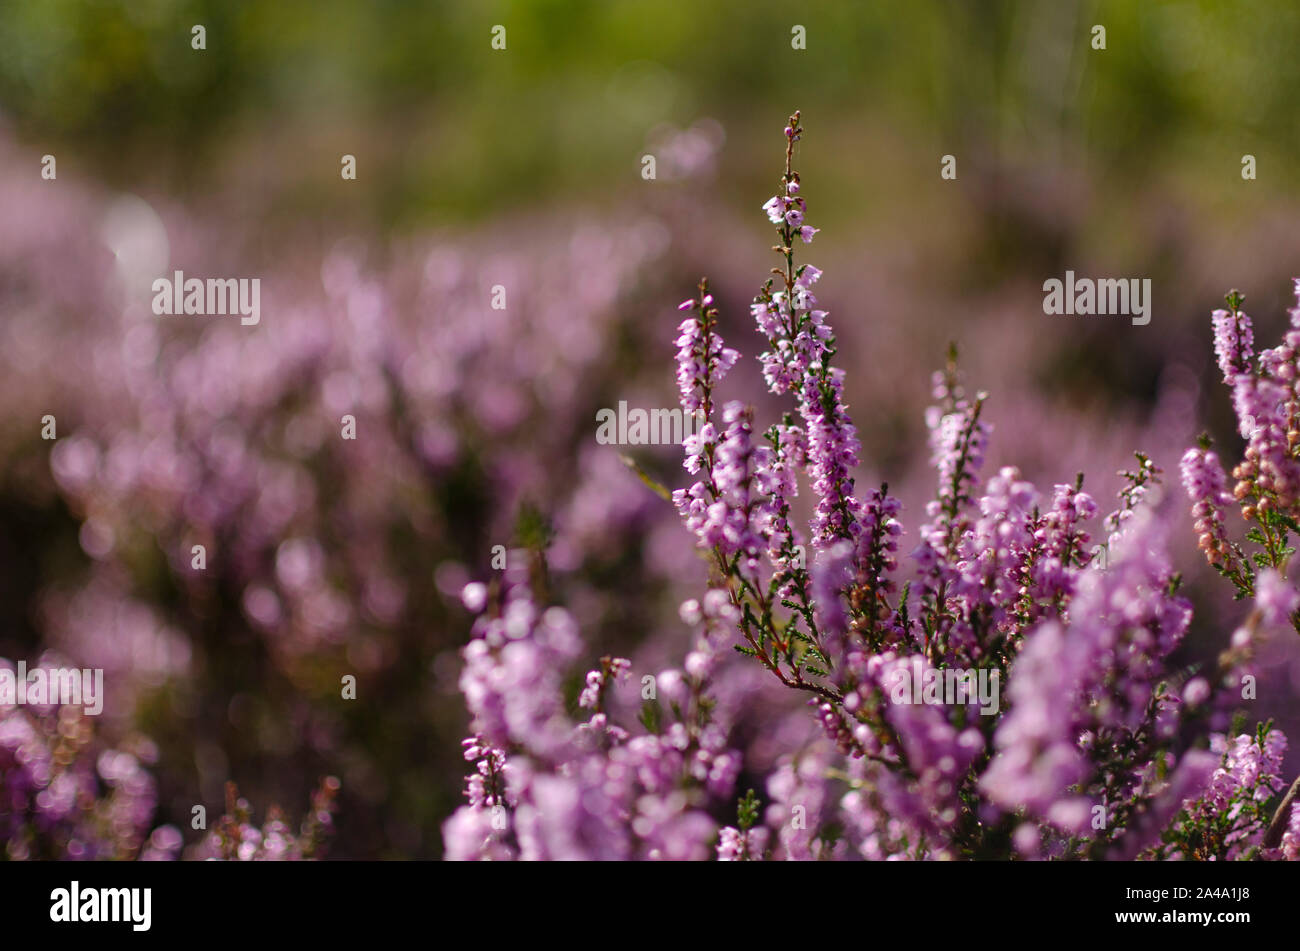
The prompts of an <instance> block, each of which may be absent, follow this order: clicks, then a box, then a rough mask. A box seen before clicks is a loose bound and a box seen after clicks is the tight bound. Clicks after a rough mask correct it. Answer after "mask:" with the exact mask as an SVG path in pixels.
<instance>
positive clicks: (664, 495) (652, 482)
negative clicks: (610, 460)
mask: <svg viewBox="0 0 1300 951" xmlns="http://www.w3.org/2000/svg"><path fill="white" fill-rule="evenodd" d="M618 458H619V460H620V461H621V462H622V463H623V465H625V466H627V467H628V468H629V469H631V470H632V471H633V472H634V473H636V477H637V478H638V479H640V480H641V481H642V482H644V483H645V484H646V486H647V487H648V488H649V489H650V491H651V492H653V493H654V494H655V495H657V496H659V498H661V499H663V500H664V501H665V502H671V501H672V500H673V494H672V492H670V491H669V490H668V488H667V487H666V486H664V485H663V483H661V482H659V481H658V480H656V479H655V478H654V477H653V476H651V475H650V474H649V473H647V472H646V471H645V470H644V469H642V468H641V466H640V465H639V464H638V463H637V461H636V460H635V459H633V458H632V457H631V456H628V455H624V454H623V453H619V454H618Z"/></svg>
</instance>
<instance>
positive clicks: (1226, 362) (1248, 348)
mask: <svg viewBox="0 0 1300 951" xmlns="http://www.w3.org/2000/svg"><path fill="white" fill-rule="evenodd" d="M1210 320H1211V322H1212V323H1213V325H1214V355H1215V357H1216V358H1217V359H1218V361H1219V369H1220V370H1221V371H1222V372H1223V382H1224V383H1232V382H1233V381H1234V380H1235V379H1236V378H1237V376H1238V375H1239V374H1242V373H1245V372H1247V371H1248V370H1249V368H1250V361H1251V358H1252V357H1253V356H1254V353H1255V351H1254V340H1255V336H1254V331H1253V329H1252V328H1251V322H1250V318H1249V317H1247V316H1246V315H1245V314H1243V313H1240V312H1238V313H1237V314H1235V315H1234V314H1233V313H1232V312H1231V311H1227V310H1216V311H1215V312H1214V313H1213V314H1211V315H1210Z"/></svg>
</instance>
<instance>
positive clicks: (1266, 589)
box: [1255, 568, 1300, 626]
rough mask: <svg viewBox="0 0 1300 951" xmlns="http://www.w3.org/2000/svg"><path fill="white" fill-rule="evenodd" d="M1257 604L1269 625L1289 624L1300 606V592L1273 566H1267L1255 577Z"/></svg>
mask: <svg viewBox="0 0 1300 951" xmlns="http://www.w3.org/2000/svg"><path fill="white" fill-rule="evenodd" d="M1255 604H1256V605H1257V606H1258V607H1259V610H1260V613H1261V615H1262V616H1263V621H1264V623H1265V624H1267V625H1269V626H1279V625H1289V624H1290V623H1291V615H1292V614H1293V613H1294V612H1295V610H1296V609H1297V608H1300V593H1297V592H1296V589H1295V588H1294V587H1292V585H1291V583H1290V582H1289V581H1287V580H1286V579H1285V578H1283V577H1282V575H1281V574H1280V573H1279V572H1278V571H1277V570H1275V569H1273V568H1265V569H1264V570H1263V571H1261V572H1260V573H1259V575H1258V576H1256V578H1255Z"/></svg>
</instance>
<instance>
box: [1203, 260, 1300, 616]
mask: <svg viewBox="0 0 1300 951" xmlns="http://www.w3.org/2000/svg"><path fill="white" fill-rule="evenodd" d="M1296 293H1297V300H1300V282H1297V286H1296ZM1225 300H1226V301H1227V304H1228V309H1227V310H1216V311H1214V313H1213V314H1212V315H1211V323H1212V325H1213V327H1214V340H1215V354H1216V356H1217V358H1218V362H1219V366H1220V369H1221V370H1222V371H1223V381H1224V383H1225V384H1227V385H1228V386H1229V387H1230V389H1231V393H1232V400H1233V408H1234V410H1235V411H1236V416H1237V426H1238V432H1239V433H1240V435H1241V437H1242V438H1243V439H1244V440H1245V441H1246V448H1245V451H1244V453H1243V457H1242V460H1241V461H1240V462H1239V463H1238V464H1237V465H1236V466H1234V467H1233V469H1232V478H1233V480H1234V482H1233V485H1232V488H1231V491H1229V488H1228V480H1227V475H1226V474H1225V473H1224V471H1223V467H1222V465H1221V463H1220V462H1219V458H1218V455H1217V454H1216V453H1214V452H1213V451H1211V449H1210V446H1211V443H1210V440H1209V437H1208V436H1202V438H1201V440H1200V441H1199V443H1198V445H1197V446H1196V447H1193V448H1191V449H1188V450H1187V452H1186V453H1185V454H1184V456H1183V462H1182V475H1183V485H1184V487H1185V488H1186V490H1187V495H1188V498H1189V500H1190V501H1191V503H1192V517H1193V519H1194V521H1195V526H1194V527H1195V530H1196V533H1197V544H1198V546H1199V547H1200V549H1201V550H1202V551H1203V552H1205V557H1206V560H1207V561H1208V562H1209V563H1210V565H1212V566H1213V567H1214V568H1215V569H1216V570H1217V571H1218V572H1219V573H1220V574H1222V575H1223V576H1224V577H1226V578H1228V579H1229V580H1230V581H1231V582H1232V584H1233V587H1234V590H1235V596H1236V597H1237V598H1239V599H1244V598H1251V597H1254V596H1255V594H1256V588H1257V586H1258V584H1259V582H1260V576H1261V573H1262V572H1265V571H1267V572H1269V573H1270V574H1269V579H1270V580H1269V589H1268V590H1269V592H1270V593H1272V594H1273V595H1274V597H1273V598H1272V599H1270V600H1273V601H1276V600H1278V599H1279V598H1283V596H1284V595H1285V594H1286V592H1290V591H1291V590H1292V588H1291V585H1290V583H1289V581H1287V579H1286V575H1287V567H1288V565H1289V564H1290V562H1291V557H1292V555H1294V554H1295V546H1294V545H1293V544H1292V540H1293V538H1294V537H1296V536H1300V521H1298V519H1300V326H1297V320H1298V319H1300V318H1297V314H1300V308H1295V309H1292V311H1291V315H1292V320H1291V327H1290V328H1289V329H1288V330H1287V331H1286V333H1285V335H1284V338H1283V341H1282V343H1281V344H1279V345H1278V346H1277V347H1274V348H1272V349H1268V350H1264V351H1261V352H1260V353H1259V354H1258V357H1257V358H1256V357H1255V354H1254V350H1253V347H1254V330H1253V327H1252V322H1251V319H1250V317H1249V316H1248V315H1247V314H1246V313H1245V312H1244V311H1243V310H1242V304H1243V303H1244V301H1245V298H1244V297H1243V296H1242V294H1241V293H1240V292H1239V291H1236V290H1233V291H1229V292H1228V294H1227V296H1226V298H1225ZM1234 502H1235V503H1236V506H1237V508H1238V510H1239V511H1240V513H1241V516H1242V519H1243V520H1244V521H1245V522H1246V523H1247V525H1248V528H1247V530H1246V532H1245V540H1246V541H1247V542H1250V543H1251V545H1252V546H1253V547H1252V548H1251V550H1249V551H1247V550H1244V549H1243V547H1242V546H1241V545H1240V544H1239V543H1237V542H1235V541H1233V540H1232V539H1231V537H1230V535H1229V532H1228V527H1227V523H1226V519H1225V512H1226V510H1227V508H1228V506H1229V505H1231V504H1232V503H1234ZM1284 613H1286V614H1292V611H1291V610H1288V611H1286V612H1284ZM1290 623H1291V626H1292V627H1293V628H1294V629H1295V630H1296V631H1297V633H1300V615H1295V616H1292V617H1291V618H1290Z"/></svg>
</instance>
